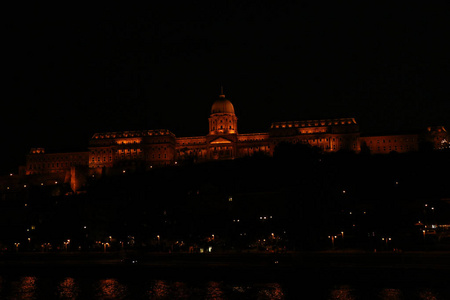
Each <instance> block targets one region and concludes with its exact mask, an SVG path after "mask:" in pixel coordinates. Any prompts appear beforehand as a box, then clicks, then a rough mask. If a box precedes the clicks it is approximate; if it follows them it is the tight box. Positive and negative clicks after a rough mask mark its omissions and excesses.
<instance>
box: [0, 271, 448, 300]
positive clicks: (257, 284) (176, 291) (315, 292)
mask: <svg viewBox="0 0 450 300" xmlns="http://www.w3.org/2000/svg"><path fill="white" fill-rule="evenodd" d="M449 286H450V284H449ZM449 286H447V285H446V284H444V285H433V284H430V283H427V284H423V285H422V284H414V285H412V284H408V283H405V282H403V283H402V284H389V283H387V282H382V281H381V282H380V283H377V284H373V283H364V282H359V283H357V284H342V283H339V284H333V283H332V282H321V281H320V280H316V281H315V282H311V281H308V280H302V279H300V278H298V279H295V280H285V279H283V280H281V281H276V280H275V281H273V280H272V281H252V280H251V279H247V280H242V279H239V280H236V281H234V280H232V279H227V280H211V281H210V280H204V279H202V280H196V279H195V274H192V277H190V278H186V279H184V280H179V279H176V280H172V279H160V280H158V279H150V278H147V277H146V275H145V274H133V275H132V276H129V275H127V274H123V275H121V276H114V277H109V276H107V275H104V274H102V275H95V274H94V275H89V274H87V275H85V276H81V275H80V276H64V275H61V274H59V275H54V276H50V275H20V274H14V275H5V274H2V275H0V299H217V300H219V299H389V300H394V299H395V300H397V299H408V300H409V299H428V300H432V299H436V300H437V299H450V292H449Z"/></svg>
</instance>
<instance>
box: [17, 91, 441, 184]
mask: <svg viewBox="0 0 450 300" xmlns="http://www.w3.org/2000/svg"><path fill="white" fill-rule="evenodd" d="M208 124H209V130H208V134H207V135H205V136H193V137H177V136H175V134H174V133H172V132H171V131H169V130H167V129H159V130H141V131H121V132H103V133H96V134H94V135H93V136H92V138H91V139H90V141H89V148H88V149H87V151H83V152H69V153H45V149H43V148H32V149H31V151H30V153H29V154H28V155H27V158H26V165H25V166H24V168H23V169H24V170H23V172H22V173H23V175H28V176H31V177H33V176H34V177H35V178H38V179H36V180H37V181H41V184H44V181H43V180H45V181H46V182H53V181H57V180H60V181H64V182H70V183H71V186H72V188H73V190H76V189H77V188H79V186H80V183H79V182H80V180H79V178H80V176H79V175H78V174H80V173H82V174H86V176H92V177H95V176H102V175H108V174H114V173H121V172H127V171H128V170H130V171H131V170H136V169H151V168H153V167H161V166H170V165H176V164H182V163H183V162H186V161H189V162H194V163H196V162H204V161H211V160H227V159H235V158H241V157H246V156H252V155H254V154H257V153H258V154H264V155H267V156H273V153H274V149H275V147H276V146H277V145H278V144H279V143H282V142H287V143H292V144H296V143H301V144H308V145H311V146H315V147H318V148H320V149H321V150H322V151H323V152H325V153H327V152H336V151H339V150H347V151H354V152H360V151H362V150H368V151H370V153H373V154H386V153H390V152H393V151H395V152H399V153H404V152H409V151H417V150H418V149H419V143H420V142H421V141H424V140H425V141H428V142H429V143H430V144H431V145H432V146H433V148H434V149H443V148H448V141H449V134H448V132H447V131H446V130H445V128H444V127H442V126H438V127H429V128H428V129H427V131H426V132H425V134H423V135H418V134H409V135H383V136H361V135H360V130H359V126H358V124H357V122H356V120H355V119H354V118H338V119H322V120H305V121H286V122H274V123H272V124H271V126H270V128H269V130H268V132H264V133H244V134H241V133H239V132H238V118H237V116H236V114H235V110H234V106H233V104H232V103H231V101H230V100H228V99H226V97H225V95H223V93H222V94H221V95H219V98H218V99H217V100H216V101H215V102H214V103H213V105H212V107H211V114H210V116H209V118H208Z"/></svg>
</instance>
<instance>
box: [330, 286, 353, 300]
mask: <svg viewBox="0 0 450 300" xmlns="http://www.w3.org/2000/svg"><path fill="white" fill-rule="evenodd" d="M353 293H354V291H353V289H352V288H350V287H349V286H341V287H338V288H335V289H332V290H331V293H330V298H329V299H330V300H332V299H333V300H334V299H342V300H354V299H356V298H355V296H354V295H353Z"/></svg>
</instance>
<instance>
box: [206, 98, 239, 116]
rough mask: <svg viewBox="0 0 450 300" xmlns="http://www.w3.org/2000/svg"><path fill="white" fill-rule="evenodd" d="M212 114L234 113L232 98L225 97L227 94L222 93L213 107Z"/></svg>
mask: <svg viewBox="0 0 450 300" xmlns="http://www.w3.org/2000/svg"><path fill="white" fill-rule="evenodd" d="M211 114H233V115H234V107H233V104H232V103H231V101H230V100H228V99H225V95H220V98H219V99H218V100H216V101H215V102H214V103H213V105H212V107H211Z"/></svg>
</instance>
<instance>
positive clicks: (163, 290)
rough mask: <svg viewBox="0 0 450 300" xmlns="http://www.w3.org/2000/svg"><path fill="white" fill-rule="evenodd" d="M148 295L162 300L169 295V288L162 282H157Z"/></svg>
mask: <svg viewBox="0 0 450 300" xmlns="http://www.w3.org/2000/svg"><path fill="white" fill-rule="evenodd" d="M148 295H149V296H150V297H151V298H155V299H164V298H166V297H167V296H168V295H169V286H168V285H167V283H166V282H165V281H164V280H157V281H156V282H155V283H154V284H153V287H152V289H151V290H150V291H148Z"/></svg>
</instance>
